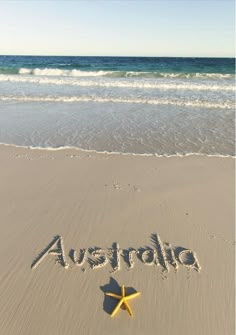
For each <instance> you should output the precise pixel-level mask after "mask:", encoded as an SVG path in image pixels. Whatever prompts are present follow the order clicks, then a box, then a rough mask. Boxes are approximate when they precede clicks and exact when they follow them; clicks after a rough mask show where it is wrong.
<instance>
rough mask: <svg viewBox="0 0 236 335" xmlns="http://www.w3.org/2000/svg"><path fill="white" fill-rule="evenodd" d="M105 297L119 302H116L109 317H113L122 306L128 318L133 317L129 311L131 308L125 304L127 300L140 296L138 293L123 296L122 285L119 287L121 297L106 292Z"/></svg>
mask: <svg viewBox="0 0 236 335" xmlns="http://www.w3.org/2000/svg"><path fill="white" fill-rule="evenodd" d="M105 295H108V296H109V297H112V298H115V299H118V300H120V301H119V302H118V304H117V305H116V307H115V308H114V310H113V311H112V313H111V317H113V316H114V315H115V314H116V313H117V312H118V310H119V308H120V307H121V306H122V305H123V304H124V307H125V309H126V310H127V311H128V313H129V315H130V316H133V313H132V311H131V308H130V307H129V304H128V302H127V300H130V299H133V298H135V297H137V296H138V295H140V292H135V293H132V294H130V295H125V286H124V285H122V286H121V295H118V294H115V293H110V292H106V293H105Z"/></svg>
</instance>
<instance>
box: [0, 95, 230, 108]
mask: <svg viewBox="0 0 236 335" xmlns="http://www.w3.org/2000/svg"><path fill="white" fill-rule="evenodd" d="M0 101H21V102H65V103H71V102H96V103H132V104H149V105H175V106H182V107H201V108H223V109H232V108H234V107H235V105H234V103H233V102H232V101H224V102H222V103H212V102H209V101H205V100H201V101H199V100H195V101H191V100H186V99H173V98H172V99H170V98H160V99H149V98H144V97H143V98H125V97H122V98H114V97H106V98H104V97H100V96H43V97H42V96H0Z"/></svg>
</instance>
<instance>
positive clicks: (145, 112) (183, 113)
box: [0, 56, 235, 156]
mask: <svg viewBox="0 0 236 335" xmlns="http://www.w3.org/2000/svg"><path fill="white" fill-rule="evenodd" d="M234 108H235V63H234V59H232V58H160V57H158V58H149V57H45V56H43V57H38V56H0V142H1V143H7V144H15V145H20V146H32V147H43V148H45V147H46V148H58V147H65V146H67V147H77V148H81V149H86V150H96V151H108V152H121V153H135V154H157V155H176V154H181V155H185V154H191V153H195V154H205V155H223V156H228V155H230V156H234V155H235V145H234V138H235V128H234V116H235V115H234V111H235V109H234Z"/></svg>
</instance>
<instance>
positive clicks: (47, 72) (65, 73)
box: [0, 64, 235, 79]
mask: <svg viewBox="0 0 236 335" xmlns="http://www.w3.org/2000/svg"><path fill="white" fill-rule="evenodd" d="M59 65H60V64H59ZM61 65H62V64H61ZM63 65H64V64H63ZM64 66H66V65H64ZM67 66H68V64H67ZM80 67H82V68H83V66H80ZM84 67H85V66H84ZM86 67H88V66H87V65H86ZM0 74H11V75H13V74H19V75H32V76H56V77H58V76H60V77H111V78H113V77H115V78H116V77H118V78H133V77H134V78H135V77H140V78H173V79H174V78H177V79H178V78H180V79H181V78H183V79H192V78H197V79H230V78H235V74H233V73H232V74H228V73H200V72H196V73H195V72H194V73H187V72H158V71H125V70H124V71H112V70H98V71H95V70H94V71H86V70H81V69H65V68H63V69H62V68H25V67H22V68H3V67H2V68H0Z"/></svg>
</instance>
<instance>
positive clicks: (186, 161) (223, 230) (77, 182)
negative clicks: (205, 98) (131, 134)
mask: <svg viewBox="0 0 236 335" xmlns="http://www.w3.org/2000/svg"><path fill="white" fill-rule="evenodd" d="M0 159H1V166H0V185H1V189H0V203H1V211H0V221H1V225H0V236H1V243H0V253H1V271H0V301H1V313H0V325H1V327H0V329H1V331H0V333H1V334H9V335H10V334H12V335H13V334H14V335H16V334H17V335H19V334H24V335H28V334H30V335H32V334H34V335H37V334H50V335H54V334H55V335H60V334H63V335H64V334H70V335H73V334H104V335H105V334H167V335H172V334H181V335H189V334H191V335H199V334H201V335H205V334H206V335H212V334H214V335H223V334H224V335H231V334H233V333H234V246H235V243H234V239H235V237H234V200H235V196H234V185H235V182H234V164H235V160H234V159H233V158H231V157H225V158H222V157H206V156H197V155H192V156H188V157H171V158H167V157H155V156H146V157H145V156H138V155H137V156H134V155H121V154H105V153H103V154H99V153H95V152H94V153H93V152H85V151H80V150H75V149H63V150H39V149H27V148H20V147H13V146H5V145H1V146H0ZM52 251H53V252H52ZM121 285H125V288H126V292H127V293H133V292H136V291H137V292H141V294H140V296H138V297H136V298H135V299H133V300H130V307H131V309H132V312H133V314H134V316H133V317H130V316H129V314H128V313H127V311H126V310H123V309H122V308H120V310H119V312H118V313H117V314H116V315H115V317H114V318H111V317H110V313H111V312H112V310H113V308H114V307H115V304H116V303H117V301H116V300H115V299H113V298H111V297H108V296H105V292H113V293H115V294H120V286H121Z"/></svg>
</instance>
